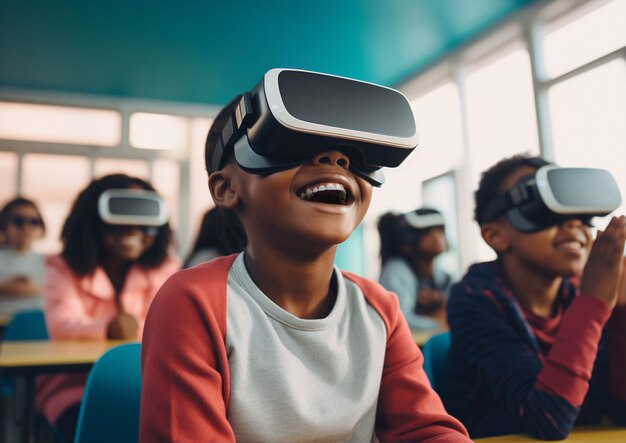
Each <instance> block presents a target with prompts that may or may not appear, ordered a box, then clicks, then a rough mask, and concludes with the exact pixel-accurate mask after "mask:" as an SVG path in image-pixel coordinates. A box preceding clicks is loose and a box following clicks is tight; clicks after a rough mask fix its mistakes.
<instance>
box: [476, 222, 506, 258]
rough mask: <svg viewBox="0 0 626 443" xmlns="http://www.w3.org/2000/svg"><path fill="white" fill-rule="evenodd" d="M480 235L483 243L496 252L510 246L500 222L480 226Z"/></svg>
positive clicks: (501, 251)
mask: <svg viewBox="0 0 626 443" xmlns="http://www.w3.org/2000/svg"><path fill="white" fill-rule="evenodd" d="M480 235H482V237H483V240H485V243H487V244H488V245H489V247H490V248H491V249H493V250H494V251H495V252H496V253H498V254H500V253H503V252H506V251H507V250H508V249H509V247H510V243H509V240H508V238H507V235H506V232H505V230H504V229H503V226H502V225H501V224H500V223H497V222H493V223H485V224H484V225H482V226H481V227H480Z"/></svg>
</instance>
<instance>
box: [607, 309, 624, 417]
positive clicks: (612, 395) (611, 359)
mask: <svg viewBox="0 0 626 443" xmlns="http://www.w3.org/2000/svg"><path fill="white" fill-rule="evenodd" d="M608 348H609V349H608V363H609V382H608V386H609V388H608V390H609V404H608V407H607V413H608V415H609V416H610V417H611V418H612V419H613V420H615V422H616V423H619V424H620V425H623V426H626V377H624V374H626V306H618V307H616V308H615V309H614V310H613V315H612V316H611V319H610V320H609V327H608Z"/></svg>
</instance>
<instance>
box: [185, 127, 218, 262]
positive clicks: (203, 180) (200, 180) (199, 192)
mask: <svg viewBox="0 0 626 443" xmlns="http://www.w3.org/2000/svg"><path fill="white" fill-rule="evenodd" d="M212 123H213V120H212V119H208V118H195V119H193V120H192V121H191V142H190V144H189V157H190V159H189V165H190V168H189V233H190V236H189V237H190V238H189V240H190V242H193V241H194V240H195V236H196V233H197V232H198V229H199V227H200V222H201V221H202V217H203V215H204V213H205V211H206V210H208V209H209V208H212V207H213V206H214V203H213V199H212V198H211V194H210V193H209V186H208V180H209V177H208V174H207V171H206V167H205V165H204V163H205V162H204V144H205V142H206V137H207V134H208V132H209V128H210V127H211V124H212ZM183 246H184V247H183V250H188V249H189V248H191V246H192V245H191V244H189V245H183Z"/></svg>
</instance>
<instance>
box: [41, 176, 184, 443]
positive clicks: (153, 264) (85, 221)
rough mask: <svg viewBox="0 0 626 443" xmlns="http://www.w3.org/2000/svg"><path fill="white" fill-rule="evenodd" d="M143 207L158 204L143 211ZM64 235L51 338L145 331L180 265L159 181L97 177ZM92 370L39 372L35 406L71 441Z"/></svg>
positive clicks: (51, 292) (50, 286)
mask: <svg viewBox="0 0 626 443" xmlns="http://www.w3.org/2000/svg"><path fill="white" fill-rule="evenodd" d="M113 201H115V202H114V203H113V204H111V202H113ZM142 207H149V208H152V209H153V210H152V211H150V213H148V212H146V214H142V213H138V212H137V211H138V210H139V208H142ZM154 209H156V211H155V210H154ZM61 237H62V240H63V251H62V252H61V254H60V255H58V256H53V257H50V258H49V259H48V261H47V266H48V269H47V271H48V272H47V278H46V282H45V286H44V291H43V294H44V306H45V315H46V323H47V326H48V331H49V334H50V338H51V339H52V340H55V339H105V338H110V339H139V338H140V337H141V333H142V330H143V323H144V319H145V316H146V313H147V310H148V306H149V305H150V303H151V301H152V299H153V298H154V295H155V294H156V292H157V290H158V288H159V287H160V286H161V284H162V283H163V282H164V281H165V279H166V278H167V277H169V276H170V275H171V274H173V273H174V272H175V271H176V270H178V269H179V268H180V264H179V261H178V260H177V259H176V258H174V257H172V256H171V254H170V245H171V238H172V233H171V229H170V226H169V223H168V222H167V212H166V209H165V203H164V202H163V201H162V199H161V198H160V197H159V196H158V195H157V194H156V193H155V192H154V188H153V187H152V186H151V185H150V184H149V183H147V182H145V181H144V180H141V179H139V178H134V177H129V176H127V175H123V174H114V175H108V176H105V177H102V178H100V179H97V180H94V181H92V182H91V183H90V184H89V186H87V187H86V188H85V189H84V190H83V191H82V192H81V193H80V194H79V195H78V197H77V198H76V200H75V202H74V204H73V206H72V209H71V211H70V214H69V215H68V217H67V219H66V220H65V224H64V226H63V230H62V234H61ZM86 378H87V373H86V372H85V373H77V374H58V375H50V376H41V377H39V378H38V386H37V396H36V406H37V408H38V410H40V411H42V412H43V414H44V416H45V417H46V419H47V420H48V421H49V422H50V423H52V424H54V425H55V427H56V428H57V429H58V430H59V431H60V432H61V433H62V435H63V436H64V437H65V439H66V440H67V441H69V442H71V441H73V436H74V432H75V430H76V423H77V419H78V412H79V408H80V401H81V398H82V393H83V389H84V385H85V381H86ZM110 407H112V408H114V407H115V405H110Z"/></svg>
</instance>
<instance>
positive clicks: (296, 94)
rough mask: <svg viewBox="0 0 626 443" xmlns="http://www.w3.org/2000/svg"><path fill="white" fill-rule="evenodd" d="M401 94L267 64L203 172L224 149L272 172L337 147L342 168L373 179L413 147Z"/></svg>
mask: <svg viewBox="0 0 626 443" xmlns="http://www.w3.org/2000/svg"><path fill="white" fill-rule="evenodd" d="M417 142H418V134H417V128H416V126H415V117H414V116H413V112H412V110H411V106H410V104H409V102H408V100H407V98H406V97H405V96H404V95H403V94H402V93H400V92H398V91H396V90H394V89H390V88H387V87H384V86H379V85H375V84H372V83H366V82H362V81H358V80H352V79H349V78H345V77H337V76H333V75H328V74H321V73H317V72H310V71H302V70H295V69H272V70H270V71H268V72H266V73H265V75H264V76H263V79H262V80H261V81H260V82H259V84H258V85H257V86H256V87H255V88H254V89H253V90H252V91H251V92H247V93H245V94H244V95H243V97H242V98H241V101H240V102H239V105H238V106H237V109H236V110H235V112H234V115H233V116H232V118H231V119H230V120H229V122H228V123H227V124H226V126H225V127H224V130H223V131H222V136H221V140H220V142H219V143H218V146H217V149H216V150H215V152H214V155H213V158H212V159H211V169H210V170H211V171H215V170H219V169H221V168H222V167H224V165H225V163H226V159H227V158H228V154H230V152H231V150H232V151H233V152H234V157H235V160H236V161H237V163H238V164H239V166H240V167H241V168H242V169H243V170H245V171H246V172H249V173H253V174H261V175H265V174H272V173H274V172H278V171H281V170H284V169H289V168H292V167H294V166H297V165H300V164H303V163H305V162H307V161H309V160H310V158H311V157H312V156H314V155H315V154H318V153H320V152H324V151H328V150H340V151H342V152H344V153H345V154H346V155H348V157H349V159H350V170H351V171H353V172H354V173H355V174H357V175H359V176H361V177H363V178H364V179H366V180H368V181H369V182H370V183H371V184H372V185H374V186H380V185H382V184H383V183H384V181H385V178H384V175H383V172H382V171H381V170H380V169H381V168H382V167H396V166H398V165H399V164H400V163H402V161H403V160H404V159H405V158H406V157H407V156H408V155H409V154H410V153H411V152H412V151H413V149H414V148H415V147H416V146H417Z"/></svg>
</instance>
